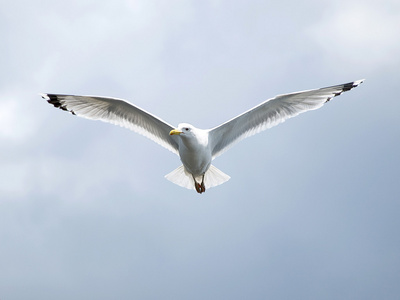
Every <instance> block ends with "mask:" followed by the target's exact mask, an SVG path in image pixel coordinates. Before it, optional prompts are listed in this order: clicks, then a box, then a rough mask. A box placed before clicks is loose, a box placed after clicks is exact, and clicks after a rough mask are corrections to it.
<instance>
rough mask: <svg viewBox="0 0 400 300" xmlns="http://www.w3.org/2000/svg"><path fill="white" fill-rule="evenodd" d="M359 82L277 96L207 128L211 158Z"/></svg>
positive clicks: (320, 104) (318, 106)
mask: <svg viewBox="0 0 400 300" xmlns="http://www.w3.org/2000/svg"><path fill="white" fill-rule="evenodd" d="M363 81H364V80H358V81H354V82H350V83H346V84H340V85H336V86H332V87H327V88H321V89H316V90H308V91H302V92H296V93H291V94H285V95H279V96H276V97H275V98H271V99H269V100H267V101H264V102H263V103H261V104H259V105H257V106H256V107H254V108H252V109H250V110H248V111H247V112H244V113H243V114H241V115H239V116H237V117H235V118H233V119H231V120H229V121H228V122H225V123H223V124H222V125H220V126H217V127H215V128H213V129H210V130H209V143H211V149H212V156H213V159H214V158H215V157H217V156H219V155H221V154H222V153H223V152H225V151H226V150H228V149H229V148H230V147H232V146H233V145H234V144H235V143H237V142H239V141H241V140H243V139H244V138H247V137H249V136H252V135H254V134H256V133H258V132H261V131H263V130H266V129H268V128H271V127H273V126H276V125H278V124H280V123H282V122H284V121H285V120H287V119H289V118H292V117H295V116H297V115H298V114H300V113H303V112H306V111H309V110H314V109H318V108H320V107H321V106H323V105H324V104H325V103H326V102H328V101H329V100H331V99H332V98H333V97H335V96H339V95H340V94H341V93H343V92H346V91H349V90H351V89H353V88H355V87H357V86H358V85H359V84H361V83H362V82H363Z"/></svg>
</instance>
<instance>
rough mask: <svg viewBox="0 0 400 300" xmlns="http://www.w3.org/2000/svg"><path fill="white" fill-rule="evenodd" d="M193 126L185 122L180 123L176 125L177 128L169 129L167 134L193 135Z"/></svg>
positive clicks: (185, 136)
mask: <svg viewBox="0 0 400 300" xmlns="http://www.w3.org/2000/svg"><path fill="white" fill-rule="evenodd" d="M195 129H196V128H195V127H194V126H193V125H190V124H187V123H181V124H179V125H178V128H176V129H173V130H171V131H170V133H169V135H179V136H181V137H184V138H187V137H191V136H194V135H195V133H194V131H195Z"/></svg>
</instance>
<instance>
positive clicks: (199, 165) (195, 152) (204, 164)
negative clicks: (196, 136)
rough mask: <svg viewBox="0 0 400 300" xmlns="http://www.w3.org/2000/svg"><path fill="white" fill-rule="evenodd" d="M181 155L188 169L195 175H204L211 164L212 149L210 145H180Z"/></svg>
mask: <svg viewBox="0 0 400 300" xmlns="http://www.w3.org/2000/svg"><path fill="white" fill-rule="evenodd" d="M179 156H180V158H181V161H182V163H183V165H184V166H185V168H186V170H187V171H188V172H189V173H191V174H193V175H195V176H200V175H203V174H204V173H205V172H206V171H207V170H208V168H209V167H210V165H211V151H210V150H209V149H208V147H197V148H196V149H189V148H187V147H179Z"/></svg>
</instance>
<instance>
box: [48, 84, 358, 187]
mask: <svg viewBox="0 0 400 300" xmlns="http://www.w3.org/2000/svg"><path fill="white" fill-rule="evenodd" d="M363 81H364V80H358V81H353V82H349V83H346V84H340V85H335V86H331V87H326V88H321V89H315V90H308V91H302V92H296V93H291V94H284V95H279V96H276V97H275V98H271V99H268V100H266V101H264V102H263V103H261V104H259V105H257V106H256V107H254V108H252V109H250V110H248V111H246V112H244V113H243V114H241V115H239V116H237V117H235V118H233V119H231V120H229V121H227V122H225V123H223V124H221V125H219V126H217V127H215V128H212V129H207V130H203V129H199V128H196V127H194V126H192V125H190V124H186V123H182V124H179V125H178V127H177V128H174V127H173V126H171V125H170V124H168V123H167V122H165V121H163V120H162V119H160V118H158V117H156V116H154V115H152V114H150V113H148V112H146V111H145V110H143V109H141V108H139V107H137V106H135V105H133V104H131V103H129V102H127V101H125V100H122V99H117V98H109V97H99V96H74V95H60V94H42V97H43V98H44V99H46V100H47V102H49V103H50V104H52V105H54V106H55V107H58V108H60V109H62V110H65V111H69V112H70V113H72V114H74V115H77V116H80V117H84V118H88V119H93V120H101V121H105V122H109V123H112V124H116V125H120V126H122V127H126V128H128V129H131V130H133V131H135V132H137V133H139V134H142V135H144V136H146V137H148V138H150V139H151V140H153V141H155V142H156V143H158V144H160V145H161V146H163V147H165V148H166V149H168V150H170V151H172V152H174V153H175V154H177V155H179V156H180V159H181V161H182V163H183V165H182V166H180V167H178V168H177V169H176V170H174V171H172V172H171V173H169V174H168V175H166V176H165V177H166V178H167V179H168V180H170V181H172V182H173V183H175V184H177V185H179V186H182V187H185V188H188V189H193V188H194V189H195V190H196V191H197V192H198V193H203V192H205V190H206V188H210V187H213V186H217V185H220V184H222V183H224V182H226V181H227V180H229V178H230V177H229V176H228V175H226V174H225V173H223V172H222V171H220V170H218V169H217V168H216V167H214V166H213V165H211V161H212V160H213V159H214V158H215V157H217V156H219V155H221V154H222V153H223V152H225V151H226V150H228V149H229V148H230V147H232V146H233V145H234V144H235V143H237V142H239V141H241V140H243V139H244V138H247V137H249V136H252V135H254V134H256V133H258V132H261V131H263V130H266V129H268V128H271V127H273V126H276V125H278V124H279V123H282V122H284V121H285V120H286V119H289V118H292V117H295V116H297V115H298V114H300V113H303V112H306V111H309V110H314V109H318V108H320V107H321V106H323V105H324V104H325V103H326V102H328V101H329V100H331V99H332V98H333V97H335V96H338V95H340V94H341V93H343V92H346V91H349V90H351V89H353V88H355V87H357V86H358V85H359V84H361V83H362V82H363Z"/></svg>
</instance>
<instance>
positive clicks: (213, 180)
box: [165, 165, 231, 189]
mask: <svg viewBox="0 0 400 300" xmlns="http://www.w3.org/2000/svg"><path fill="white" fill-rule="evenodd" d="M165 178H166V179H168V180H169V181H171V182H173V183H175V184H177V185H179V186H181V187H184V188H187V189H195V187H194V180H193V177H192V174H190V173H188V172H187V171H186V169H185V167H184V166H183V165H181V166H180V167H178V168H176V169H175V170H173V171H172V172H171V173H169V174H167V175H165ZM230 178H231V177H230V176H228V175H226V174H225V173H224V172H222V171H221V170H219V169H217V168H216V167H214V166H213V165H211V166H210V168H209V169H208V170H207V172H206V174H205V176H204V185H205V187H206V189H209V188H212V187H214V186H217V185H220V184H223V183H224V182H226V181H228V180H229V179H230ZM196 180H197V182H199V183H200V182H201V176H198V177H196Z"/></svg>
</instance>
